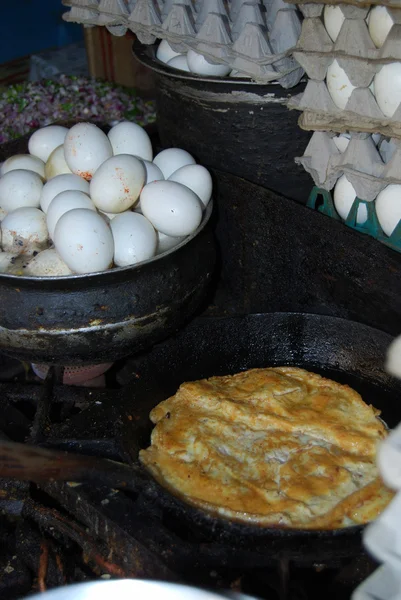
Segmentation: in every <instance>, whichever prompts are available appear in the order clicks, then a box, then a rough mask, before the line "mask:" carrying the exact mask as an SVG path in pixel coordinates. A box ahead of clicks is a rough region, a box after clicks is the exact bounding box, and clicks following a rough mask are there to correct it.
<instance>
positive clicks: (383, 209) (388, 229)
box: [376, 184, 401, 236]
mask: <svg viewBox="0 0 401 600" xmlns="http://www.w3.org/2000/svg"><path fill="white" fill-rule="evenodd" d="M376 214H377V218H378V220H379V223H380V226H381V228H382V229H383V231H384V233H385V234H386V235H388V236H390V235H391V234H392V233H393V231H394V229H395V228H396V226H397V225H398V222H399V221H400V219H401V185H397V184H392V185H388V186H387V187H386V188H384V190H382V191H381V192H380V194H379V195H378V196H377V198H376Z"/></svg>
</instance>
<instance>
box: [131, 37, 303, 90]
mask: <svg viewBox="0 0 401 600" xmlns="http://www.w3.org/2000/svg"><path fill="white" fill-rule="evenodd" d="M155 48H156V45H155V44H151V45H145V44H142V43H141V42H140V41H139V40H138V39H135V41H134V42H133V44H132V53H133V55H134V56H135V58H136V59H137V60H138V61H139V62H140V63H141V64H142V65H144V66H145V67H149V68H150V69H151V70H152V71H155V72H156V73H158V74H159V75H165V76H168V77H172V78H174V79H180V80H184V81H192V82H199V83H203V82H205V83H207V82H208V83H215V84H225V85H227V84H230V85H233V86H237V87H239V86H244V85H246V86H252V87H259V88H260V87H263V88H266V87H269V86H274V88H275V89H278V90H282V91H283V95H286V92H287V90H286V89H285V88H283V87H282V86H281V85H280V82H279V81H277V80H273V81H269V82H268V83H261V82H258V81H254V80H253V79H250V78H248V77H228V76H225V77H222V76H221V75H219V76H212V75H207V76H205V75H197V74H196V73H188V72H187V71H180V70H179V69H172V68H171V67H169V66H168V65H167V64H166V63H163V62H162V61H161V60H159V59H158V58H156V52H155ZM302 79H303V78H302ZM301 81H302V80H301ZM300 83H301V82H300Z"/></svg>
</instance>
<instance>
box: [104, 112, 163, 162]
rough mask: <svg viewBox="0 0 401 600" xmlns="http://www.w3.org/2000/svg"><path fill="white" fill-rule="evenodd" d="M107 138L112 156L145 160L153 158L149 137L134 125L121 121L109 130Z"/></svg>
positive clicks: (142, 129) (139, 127)
mask: <svg viewBox="0 0 401 600" xmlns="http://www.w3.org/2000/svg"><path fill="white" fill-rule="evenodd" d="M108 137H109V140H110V143H111V146H112V148H113V154H114V156H116V155H118V154H132V155H133V156H138V157H139V158H143V159H145V160H152V158H153V149H152V142H151V141H150V137H149V136H148V134H147V132H146V131H145V130H144V128H143V127H141V126H140V125H137V124H136V123H131V122H130V121H122V122H121V123H118V125H115V126H114V127H112V128H111V129H110V131H109V135H108Z"/></svg>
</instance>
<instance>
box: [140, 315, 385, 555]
mask: <svg viewBox="0 0 401 600" xmlns="http://www.w3.org/2000/svg"><path fill="white" fill-rule="evenodd" d="M274 315H275V316H277V315H280V316H281V317H282V318H283V319H285V318H286V317H299V318H302V319H304V318H306V319H307V320H308V321H310V320H312V319H317V320H319V321H324V322H331V323H332V324H333V326H334V325H335V324H336V323H343V324H346V325H347V326H350V325H351V326H356V327H358V328H362V329H364V330H365V331H366V332H367V333H368V332H369V331H371V332H372V333H373V332H375V333H376V334H379V335H381V336H383V337H385V338H388V343H390V341H391V340H392V339H394V336H392V335H391V334H389V333H388V332H386V331H383V330H382V329H378V328H377V327H373V326H372V325H368V324H365V323H362V322H359V321H355V320H351V319H346V318H343V317H338V316H333V315H325V314H321V313H311V312H308V313H304V312H300V311H294V312H292V311H275V312H272V313H263V312H255V313H246V314H237V315H231V316H213V315H202V316H200V317H198V318H197V319H196V320H195V321H193V322H192V323H190V324H189V326H188V330H189V331H190V330H191V329H192V328H196V327H198V326H199V324H201V323H202V322H205V321H210V322H211V321H213V322H216V321H218V322H227V321H246V320H254V319H255V318H266V316H268V317H271V318H272V320H273V317H274ZM178 335H179V334H178ZM271 366H274V365H271ZM248 368H252V367H248ZM303 368H305V366H304V367H303ZM308 368H310V369H312V368H313V367H308ZM338 372H339V373H341V372H345V371H344V370H342V369H341V368H338ZM385 374H386V375H388V377H389V378H391V379H394V380H396V378H394V377H393V376H391V375H390V374H387V373H385ZM371 383H376V385H380V386H385V384H383V383H380V382H375V380H374V379H372V380H371ZM386 426H387V424H386ZM387 427H388V426H387ZM388 429H389V431H391V429H390V428H388ZM152 430H153V427H152ZM146 447H148V446H146ZM141 449H144V448H141ZM135 464H137V465H140V466H141V468H142V469H143V471H144V472H145V473H146V474H147V475H148V476H149V477H150V478H151V481H152V482H154V483H155V484H156V485H157V487H158V488H159V489H160V490H162V492H163V494H166V495H167V497H168V499H169V503H171V502H173V503H174V505H175V506H178V508H179V507H180V506H181V508H182V507H183V506H184V507H185V510H186V511H187V512H188V513H189V517H191V516H193V517H194V518H195V519H197V520H199V521H200V522H203V523H205V524H206V523H207V522H208V521H209V526H210V529H211V531H213V530H215V529H222V530H224V529H227V526H231V527H234V528H238V530H237V533H238V534H242V535H245V536H246V537H249V538H252V537H254V539H255V542H258V541H259V540H260V543H263V542H267V541H268V540H267V538H284V537H291V538H292V539H296V538H299V539H320V538H325V539H326V538H334V537H335V538H341V537H344V536H345V537H346V538H348V537H350V536H356V535H362V532H363V530H364V529H365V528H366V527H367V526H368V525H370V524H371V523H372V522H374V520H373V521H369V522H368V523H365V524H360V525H351V526H349V527H341V528H337V529H305V528H293V527H285V526H284V527H280V526H271V525H267V526H264V525H263V524H260V525H258V524H255V523H252V524H248V523H246V522H244V521H240V520H236V519H234V518H225V517H223V516H222V515H220V514H219V513H218V512H217V511H216V512H214V511H206V510H205V509H202V508H200V507H198V506H196V504H195V503H191V502H188V501H187V500H185V499H183V498H182V497H181V496H180V495H179V494H176V493H174V492H175V491H174V490H173V489H171V488H168V487H165V486H164V485H162V484H161V483H160V482H159V481H158V480H157V479H156V478H155V477H154V476H153V474H152V473H150V471H148V470H147V469H146V467H145V466H144V465H142V463H141V462H140V461H139V459H138V458H137V459H136V461H135ZM152 495H153V494H152ZM235 533H236V532H232V534H235Z"/></svg>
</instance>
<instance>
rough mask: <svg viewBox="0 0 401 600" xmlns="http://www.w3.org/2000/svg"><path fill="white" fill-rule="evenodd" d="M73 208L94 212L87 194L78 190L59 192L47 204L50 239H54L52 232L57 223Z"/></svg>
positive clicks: (93, 206)
mask: <svg viewBox="0 0 401 600" xmlns="http://www.w3.org/2000/svg"><path fill="white" fill-rule="evenodd" d="M74 208H88V209H89V210H96V208H95V205H94V204H93V202H92V200H91V199H90V198H89V196H88V195H87V194H85V193H84V192H80V191H78V190H66V191H65V192H60V194H57V196H55V197H54V198H53V200H52V201H51V202H50V204H49V208H48V209H47V215H46V223H47V229H48V230H49V236H50V238H51V239H53V238H54V230H55V228H56V225H57V222H58V220H59V218H60V217H62V216H63V214H64V213H66V212H68V211H69V210H73V209H74Z"/></svg>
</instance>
